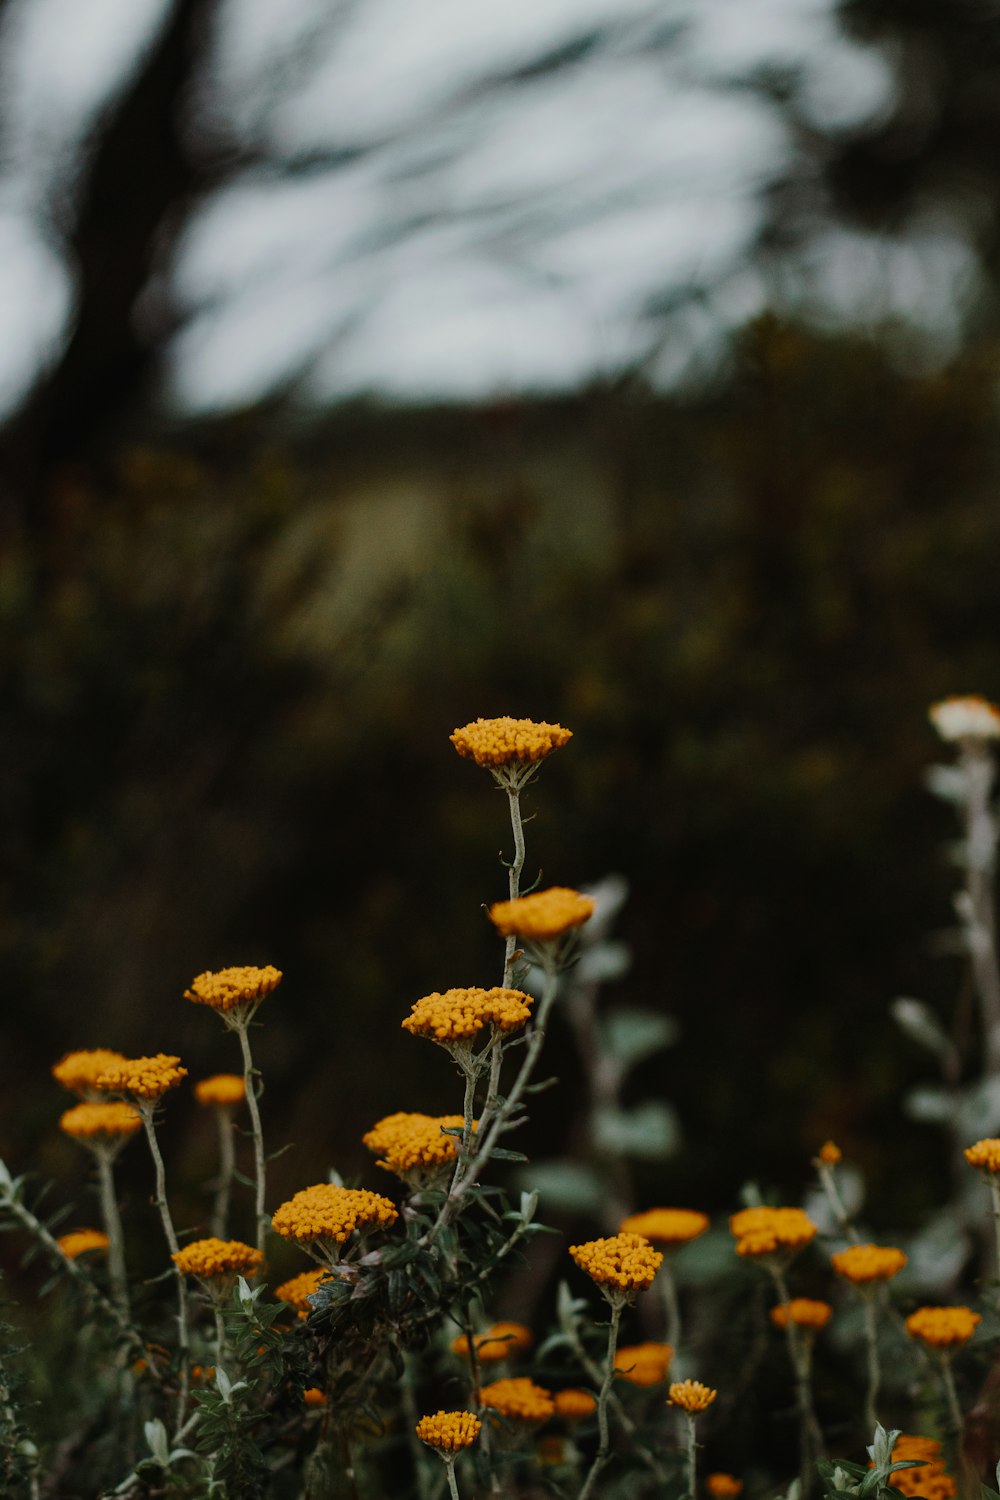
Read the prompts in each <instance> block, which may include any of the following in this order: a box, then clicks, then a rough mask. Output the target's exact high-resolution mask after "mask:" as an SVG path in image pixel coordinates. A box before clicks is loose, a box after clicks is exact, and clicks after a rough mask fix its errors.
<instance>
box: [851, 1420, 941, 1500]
mask: <svg viewBox="0 0 1000 1500" xmlns="http://www.w3.org/2000/svg"><path fill="white" fill-rule="evenodd" d="M907 1459H919V1460H920V1461H921V1467H920V1468H919V1469H897V1470H896V1471H895V1472H894V1474H893V1476H892V1486H893V1489H896V1490H899V1492H900V1494H901V1495H906V1496H917V1495H920V1496H923V1497H924V1500H953V1497H954V1496H955V1495H957V1493H958V1486H957V1485H956V1483H955V1481H954V1479H953V1478H952V1477H951V1475H950V1474H949V1473H948V1471H947V1470H946V1469H945V1466H944V1460H943V1459H942V1457H941V1444H940V1443H939V1442H938V1441H937V1440H936V1439H935V1438H926V1437H916V1436H914V1435H912V1434H908V1433H905V1432H904V1433H900V1435H899V1437H898V1438H897V1439H896V1441H895V1443H894V1445H893V1449H892V1461H893V1463H903V1462H905V1461H906V1460H907ZM869 1467H871V1465H869Z"/></svg>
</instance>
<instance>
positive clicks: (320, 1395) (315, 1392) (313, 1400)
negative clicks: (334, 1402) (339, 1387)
mask: <svg viewBox="0 0 1000 1500" xmlns="http://www.w3.org/2000/svg"><path fill="white" fill-rule="evenodd" d="M302 1399H303V1401H304V1402H305V1404H306V1405H307V1406H325V1405H326V1392H325V1391H321V1390H320V1388H319V1386H318V1385H310V1386H307V1387H306V1389H305V1390H304V1391H303V1392H302Z"/></svg>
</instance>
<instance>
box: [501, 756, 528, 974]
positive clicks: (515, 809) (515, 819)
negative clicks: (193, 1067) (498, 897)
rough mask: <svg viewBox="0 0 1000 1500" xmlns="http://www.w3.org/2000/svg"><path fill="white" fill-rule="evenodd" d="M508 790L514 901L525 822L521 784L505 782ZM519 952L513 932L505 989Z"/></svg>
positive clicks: (505, 965) (507, 946)
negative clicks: (512, 848) (523, 821)
mask: <svg viewBox="0 0 1000 1500" xmlns="http://www.w3.org/2000/svg"><path fill="white" fill-rule="evenodd" d="M503 785H504V789H505V790H506V792H507V801H508V804H509V805H510V826H511V831H512V832H513V834H514V858H513V859H512V860H511V862H510V864H509V865H508V866H507V888H508V890H509V892H510V899H511V901H514V900H516V899H517V897H518V896H519V895H520V894H521V871H522V870H523V869H524V824H523V823H522V822H521V786H520V785H516V786H512V785H511V783H510V782H509V781H505V782H504V783H503ZM516 952H517V938H516V936H515V934H514V933H511V934H510V935H509V937H508V938H507V942H506V944H505V947H504V957H503V984H504V989H507V990H509V989H510V988H511V985H512V984H513V982H514V965H515V963H516V962H517V960H516V959H515V957H514V954H515V953H516Z"/></svg>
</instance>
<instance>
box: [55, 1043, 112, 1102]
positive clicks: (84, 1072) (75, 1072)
mask: <svg viewBox="0 0 1000 1500" xmlns="http://www.w3.org/2000/svg"><path fill="white" fill-rule="evenodd" d="M124 1061H125V1057H124V1055H123V1054H122V1053H121V1052H112V1051H111V1049H110V1048H109V1047H92V1048H90V1050H89V1051H84V1052H67V1053H66V1056H65V1057H62V1058H60V1059H59V1061H58V1062H57V1063H56V1064H55V1065H54V1067H53V1069H52V1077H53V1078H54V1079H55V1080H56V1082H57V1083H61V1084H62V1086H63V1088H64V1089H72V1091H73V1092H74V1093H76V1094H83V1095H84V1096H85V1097H86V1096H90V1095H92V1094H96V1093H98V1092H99V1089H98V1086H97V1080H98V1078H99V1077H100V1076H101V1074H102V1073H104V1072H105V1071H106V1070H107V1069H108V1068H110V1067H113V1066H114V1065H115V1064H116V1063H123V1062H124Z"/></svg>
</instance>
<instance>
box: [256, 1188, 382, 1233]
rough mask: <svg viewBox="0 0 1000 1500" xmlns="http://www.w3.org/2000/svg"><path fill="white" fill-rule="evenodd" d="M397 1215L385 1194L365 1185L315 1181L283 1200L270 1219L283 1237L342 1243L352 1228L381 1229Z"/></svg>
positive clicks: (352, 1230) (352, 1231) (353, 1229)
mask: <svg viewBox="0 0 1000 1500" xmlns="http://www.w3.org/2000/svg"><path fill="white" fill-rule="evenodd" d="M398 1217H399V1215H398V1214H397V1212H396V1209H395V1207H394V1205H393V1204H392V1203H391V1202H390V1201H389V1199H388V1198H383V1197H382V1196H381V1194H379V1193H373V1192H371V1191H370V1190H369V1189H368V1188H345V1187H337V1186H336V1184H334V1183H332V1182H319V1183H316V1184H315V1185H314V1186H313V1187H307V1188H303V1189H302V1191H301V1192H299V1193H296V1194H295V1196H294V1197H293V1198H289V1200H288V1202H287V1203H283V1204H282V1205H281V1207H280V1208H279V1209H278V1211H277V1213H276V1214H275V1215H274V1217H273V1219H272V1220H271V1223H272V1224H273V1226H274V1228H275V1230H276V1231H277V1233H278V1234H280V1235H282V1236H283V1237H284V1238H285V1239H286V1240H298V1241H299V1242H300V1243H302V1244H308V1243H309V1242H310V1241H312V1240H334V1241H336V1243H337V1244H340V1245H342V1244H343V1243H344V1241H345V1240H347V1239H348V1238H349V1237H350V1236H351V1235H352V1234H353V1233H354V1232H355V1230H362V1231H363V1230H367V1229H385V1228H388V1226H389V1225H390V1224H394V1223H395V1222H396V1219H397V1218H398Z"/></svg>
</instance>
